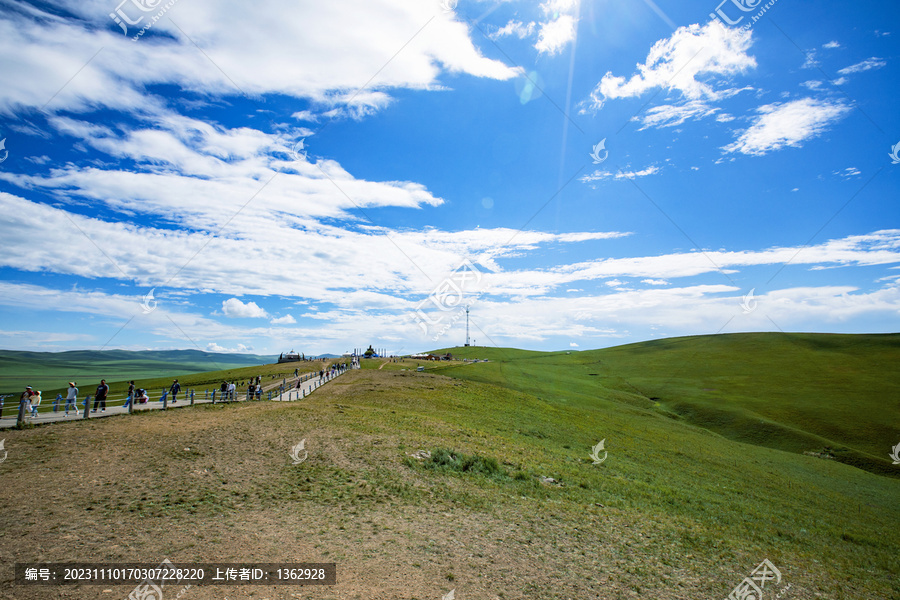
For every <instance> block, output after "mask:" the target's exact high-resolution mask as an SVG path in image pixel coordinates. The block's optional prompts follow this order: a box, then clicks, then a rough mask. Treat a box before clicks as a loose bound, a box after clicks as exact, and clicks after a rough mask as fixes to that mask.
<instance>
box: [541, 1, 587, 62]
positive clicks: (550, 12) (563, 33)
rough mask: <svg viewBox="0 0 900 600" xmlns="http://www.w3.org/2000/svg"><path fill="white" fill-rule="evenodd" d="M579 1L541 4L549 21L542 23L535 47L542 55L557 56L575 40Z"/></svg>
mask: <svg viewBox="0 0 900 600" xmlns="http://www.w3.org/2000/svg"><path fill="white" fill-rule="evenodd" d="M578 5H579V0H547V2H544V3H543V4H541V9H542V10H543V11H544V14H545V15H546V17H548V20H547V21H545V22H543V23H541V24H540V26H539V30H538V40H537V42H536V43H535V45H534V47H535V48H536V49H537V51H538V52H540V53H542V54H550V55H553V54H556V53H558V52H560V51H561V50H562V49H563V48H564V47H565V46H566V44H568V43H569V42H571V41H572V40H574V39H575V37H576V35H577V28H578Z"/></svg>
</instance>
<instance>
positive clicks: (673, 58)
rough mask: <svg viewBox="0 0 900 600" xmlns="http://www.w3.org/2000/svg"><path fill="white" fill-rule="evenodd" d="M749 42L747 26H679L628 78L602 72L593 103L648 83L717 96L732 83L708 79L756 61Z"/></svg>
mask: <svg viewBox="0 0 900 600" xmlns="http://www.w3.org/2000/svg"><path fill="white" fill-rule="evenodd" d="M751 44H752V37H751V33H750V32H749V31H744V30H742V29H740V28H731V27H724V26H723V25H722V24H720V23H719V22H718V21H710V22H709V23H707V24H706V25H703V26H701V25H699V24H694V25H690V26H688V27H679V28H678V29H677V30H676V31H675V33H673V34H672V36H671V37H669V38H667V39H663V40H660V41H658V42H656V44H654V45H653V47H652V48H651V49H650V52H649V54H648V55H647V59H646V60H645V61H644V63H643V64H639V65H637V71H638V72H637V73H635V74H634V75H632V76H631V77H630V78H629V79H627V80H626V79H625V78H624V77H617V76H614V75H613V74H612V73H611V72H609V73H607V74H606V75H604V76H603V78H602V79H601V80H600V83H599V84H597V87H596V88H595V89H594V91H593V92H591V99H592V101H593V105H594V107H595V108H600V107H602V106H603V103H604V102H605V101H607V100H610V99H614V98H629V97H634V96H640V95H641V94H643V93H644V92H646V91H648V90H651V89H653V88H664V89H668V90H675V91H679V92H681V94H683V95H684V97H685V98H686V99H688V100H702V99H707V100H718V99H720V98H722V97H724V96H725V95H727V94H729V93H733V90H732V89H724V90H723V89H717V88H716V87H714V86H713V85H712V84H710V83H709V82H708V81H709V80H710V79H712V78H713V77H718V78H720V79H721V80H723V81H724V82H725V83H726V84H727V80H728V78H730V77H731V76H733V75H737V74H740V73H744V72H746V71H747V70H748V69H752V68H754V67H756V59H754V58H753V57H752V56H750V55H748V54H747V51H748V50H749V48H750V45H751Z"/></svg>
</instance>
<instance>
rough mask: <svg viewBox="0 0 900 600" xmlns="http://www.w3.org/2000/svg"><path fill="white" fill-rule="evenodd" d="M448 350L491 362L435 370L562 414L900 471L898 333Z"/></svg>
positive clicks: (742, 336)
mask: <svg viewBox="0 0 900 600" xmlns="http://www.w3.org/2000/svg"><path fill="white" fill-rule="evenodd" d="M449 351H450V352H453V354H454V356H457V357H460V358H462V357H478V358H489V359H492V362H488V363H477V364H469V365H466V364H463V365H460V364H459V363H456V362H454V363H438V364H437V365H431V366H428V367H427V368H429V369H436V371H435V372H440V373H443V374H446V375H450V376H453V377H460V378H466V379H471V380H477V381H484V382H490V383H494V384H497V385H502V386H504V387H509V388H511V389H515V390H519V391H525V392H528V393H530V394H533V395H535V396H537V397H540V398H542V399H545V400H546V401H548V402H551V403H553V404H556V405H563V406H571V407H577V408H586V409H590V408H596V407H597V403H598V401H599V400H601V399H603V400H607V401H610V400H612V401H615V402H618V403H620V404H624V405H626V406H630V407H634V408H639V409H642V410H644V411H647V412H648V413H650V414H657V415H664V416H666V417H669V418H671V419H674V420H678V421H682V422H684V423H689V424H693V425H697V426H699V427H702V428H704V429H705V430H708V431H710V432H715V433H717V434H719V435H722V436H724V437H726V438H728V439H730V440H734V441H740V442H746V443H750V444H755V445H760V446H766V447H769V448H775V449H779V450H786V451H789V452H796V453H803V452H809V453H814V454H818V455H820V456H822V457H826V458H827V457H830V458H832V459H834V460H837V461H840V462H843V463H846V464H851V465H855V466H858V467H860V468H862V469H865V470H868V471H871V472H873V473H880V474H888V475H897V473H898V470H897V468H896V467H895V466H893V465H892V464H891V460H890V458H889V456H888V454H889V451H890V448H891V446H893V445H894V444H896V443H898V442H900V335H897V334H888V335H836V334H782V333H746V334H731V335H716V336H697V337H686V338H672V339H666V340H658V341H652V342H644V343H639V344H629V345H626V346H618V347H615V348H607V349H602V350H591V351H585V352H571V353H566V352H560V353H539V352H523V351H520V350H510V349H488V348H451V349H449ZM442 352H443V351H442ZM451 365H452V366H451ZM894 438H897V439H894Z"/></svg>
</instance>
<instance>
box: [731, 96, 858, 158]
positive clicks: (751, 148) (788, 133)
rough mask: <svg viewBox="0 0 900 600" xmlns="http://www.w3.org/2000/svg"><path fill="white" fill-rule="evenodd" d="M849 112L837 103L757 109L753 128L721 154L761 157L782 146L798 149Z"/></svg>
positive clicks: (813, 102)
mask: <svg viewBox="0 0 900 600" xmlns="http://www.w3.org/2000/svg"><path fill="white" fill-rule="evenodd" d="M849 110H850V108H849V107H848V106H846V105H845V104H843V103H842V102H840V101H837V100H814V99H812V98H802V99H800V100H793V101H791V102H785V103H782V104H766V105H765V106H760V107H759V108H758V109H757V112H759V113H760V115H759V116H758V117H757V118H756V120H755V122H754V123H753V125H751V126H750V127H749V128H748V129H746V130H745V131H743V132H742V133H741V134H740V136H739V137H738V139H737V140H736V141H735V142H734V143H732V144H729V145H728V146H725V147H724V148H723V150H724V151H725V152H740V153H742V154H748V155H751V156H762V155H764V154H767V153H769V152H773V151H775V150H780V149H782V148H784V147H786V146H792V147H798V146H801V145H802V143H803V142H805V141H806V140H808V139H810V138H813V137H815V136H817V135H819V134H821V133H822V132H823V131H825V130H826V129H828V127H829V126H830V125H831V124H833V123H834V122H836V121H837V120H839V119H841V118H842V117H843V116H844V115H846V114H847V112H849Z"/></svg>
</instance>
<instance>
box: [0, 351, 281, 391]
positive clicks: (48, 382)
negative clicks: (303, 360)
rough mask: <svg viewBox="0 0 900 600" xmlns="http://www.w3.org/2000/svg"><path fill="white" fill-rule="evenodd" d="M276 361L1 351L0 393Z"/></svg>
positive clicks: (157, 353) (166, 353)
mask: <svg viewBox="0 0 900 600" xmlns="http://www.w3.org/2000/svg"><path fill="white" fill-rule="evenodd" d="M276 359H277V356H259V355H256V354H215V353H211V352H201V351H199V350H162V351H154V350H148V351H141V352H132V351H127V350H104V351H92V350H75V351H70V352H21V351H16V350H0V392H2V393H18V392H21V390H22V389H23V388H24V387H25V386H26V385H30V386H33V387H34V388H35V389H44V390H49V389H58V388H65V386H66V382H67V381H71V380H74V381H76V382H78V383H79V385H84V384H87V383H88V382H89V381H90V382H99V381H100V379H101V378H103V379H106V380H107V381H109V382H113V381H124V380H127V379H152V378H159V377H170V376H175V375H182V374H186V373H202V372H206V371H221V370H224V369H231V368H238V367H248V366H253V365H262V364H267V363H271V362H274V361H275V360H276Z"/></svg>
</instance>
